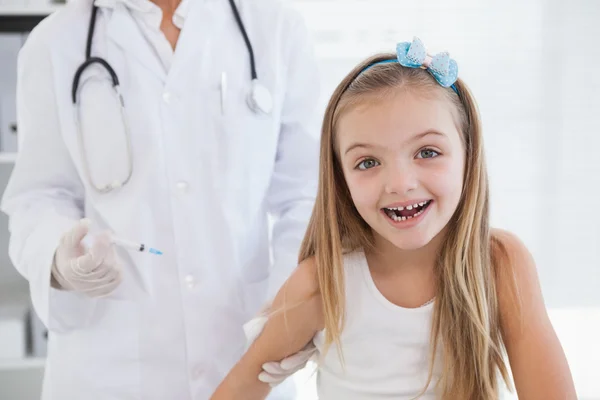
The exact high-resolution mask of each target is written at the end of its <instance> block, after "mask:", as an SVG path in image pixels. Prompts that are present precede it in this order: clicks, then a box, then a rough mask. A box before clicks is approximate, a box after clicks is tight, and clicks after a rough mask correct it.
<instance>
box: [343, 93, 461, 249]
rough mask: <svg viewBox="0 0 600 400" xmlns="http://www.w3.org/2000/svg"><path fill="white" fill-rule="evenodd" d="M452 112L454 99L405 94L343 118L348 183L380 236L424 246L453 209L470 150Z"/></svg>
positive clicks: (359, 207)
mask: <svg viewBox="0 0 600 400" xmlns="http://www.w3.org/2000/svg"><path fill="white" fill-rule="evenodd" d="M452 111H453V105H452V104H451V103H450V102H449V101H444V100H442V99H438V98H436V97H434V96H431V97H430V98H426V97H423V96H415V95H413V94H411V93H410V92H409V91H403V92H401V93H398V94H395V95H394V96H393V97H391V98H386V99H385V100H378V101H377V102H375V103H370V104H367V105H362V106H358V107H356V108H354V109H352V110H350V111H349V112H348V113H347V114H345V115H343V116H342V117H341V119H340V121H339V124H338V140H337V146H338V149H337V150H338V151H339V155H340V160H341V164H342V168H343V171H344V176H345V178H346V183H347V185H348V188H349V189H350V194H351V196H352V201H353V202H354V205H355V207H356V209H357V210H358V212H359V213H360V215H361V216H362V217H363V219H364V220H365V221H366V222H367V223H368V224H369V226H370V227H371V228H372V229H373V231H374V234H375V237H376V238H377V241H379V239H380V238H384V239H386V240H387V241H389V242H391V243H392V244H394V245H395V246H396V247H398V248H400V249H402V250H415V249H419V248H421V247H423V246H425V245H427V244H428V243H429V242H430V241H431V240H432V239H433V238H435V237H436V236H437V235H438V234H439V233H440V232H441V231H442V230H443V229H444V227H445V226H446V224H447V223H448V221H449V220H450V218H451V217H452V215H453V214H454V211H455V210H456V208H457V206H458V202H459V200H460V196H461V192H462V186H463V170H464V164H465V154H464V153H465V152H464V147H463V144H462V141H461V136H460V133H459V131H458V128H457V126H456V123H455V118H454V116H453V113H452Z"/></svg>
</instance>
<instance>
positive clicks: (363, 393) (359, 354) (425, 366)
mask: <svg viewBox="0 0 600 400" xmlns="http://www.w3.org/2000/svg"><path fill="white" fill-rule="evenodd" d="M344 268H345V269H344V273H345V281H346V314H345V315H346V323H345V326H344V329H343V331H342V335H341V345H342V351H343V356H344V369H342V365H341V363H340V359H339V357H338V352H337V348H336V346H335V345H332V346H330V347H329V350H328V352H327V354H326V356H325V358H324V359H321V358H320V359H319V360H320V362H321V364H320V365H319V370H318V373H317V392H318V395H319V400H340V399H344V400H377V399H394V400H404V399H406V400H408V399H413V398H414V397H415V396H416V395H417V394H418V393H420V392H421V390H422V389H423V388H424V387H425V383H426V382H427V374H428V371H429V357H430V356H429V351H430V344H429V334H430V330H431V322H432V314H433V303H429V304H427V305H425V306H423V307H419V308H402V307H399V306H397V305H395V304H393V303H391V302H390V301H389V300H387V299H386V298H385V297H384V296H383V295H382V294H381V292H379V290H378V289H377V287H376V286H375V283H374V282H373V278H372V277H371V273H370V271H369V266H368V264H367V260H366V257H365V255H364V253H363V252H362V251H357V252H353V253H349V254H346V255H345V256H344ZM313 341H314V343H315V346H316V347H317V350H318V351H319V354H322V351H323V347H324V346H323V345H324V342H325V334H324V331H321V332H319V333H317V335H316V336H315V338H314V339H313ZM436 356H437V357H439V349H438V355H436ZM435 365H436V368H435V370H434V375H433V379H432V382H431V383H430V385H429V387H428V388H427V391H426V392H425V394H424V395H423V396H422V397H420V400H433V399H435V398H436V396H435V395H434V391H433V389H434V387H435V383H436V382H437V380H438V378H439V368H440V362H436V363H435Z"/></svg>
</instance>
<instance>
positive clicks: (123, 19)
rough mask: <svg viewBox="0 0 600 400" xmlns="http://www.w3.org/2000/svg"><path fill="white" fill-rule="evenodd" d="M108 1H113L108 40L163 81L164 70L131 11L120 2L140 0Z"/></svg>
mask: <svg viewBox="0 0 600 400" xmlns="http://www.w3.org/2000/svg"><path fill="white" fill-rule="evenodd" d="M97 1H98V0H97ZM101 1H107V0H101ZM108 1H114V2H115V4H114V9H113V12H112V13H111V15H110V17H109V20H108V23H107V26H106V35H107V37H108V40H109V41H112V42H114V43H115V44H116V45H117V46H119V47H121V48H122V49H123V51H124V52H125V53H126V54H127V55H128V56H131V57H133V58H135V59H137V61H138V62H139V63H140V64H141V65H143V66H144V67H145V68H147V69H148V70H150V71H151V72H152V73H154V75H156V76H157V77H158V78H159V79H160V80H161V81H163V82H164V81H165V80H166V71H165V70H164V68H163V66H162V64H161V62H160V60H159V59H158V57H157V56H156V54H155V53H154V52H153V49H152V48H151V47H150V46H149V45H148V43H147V42H146V39H145V38H144V36H143V34H142V33H141V32H140V30H139V27H138V26H137V24H136V22H135V20H134V18H133V16H132V15H131V12H130V11H129V10H128V8H126V7H125V6H124V4H122V3H123V2H125V1H136V2H142V0H108ZM119 3H121V4H119Z"/></svg>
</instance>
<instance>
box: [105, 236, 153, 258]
mask: <svg viewBox="0 0 600 400" xmlns="http://www.w3.org/2000/svg"><path fill="white" fill-rule="evenodd" d="M110 241H111V242H112V243H114V244H116V245H117V246H121V247H124V248H126V249H130V250H134V251H139V252H142V253H143V252H148V253H151V254H156V255H159V256H160V255H162V251H160V250H157V249H155V248H153V247H148V246H146V245H145V244H144V243H136V242H132V241H130V240H125V239H121V238H119V237H116V236H111V238H110Z"/></svg>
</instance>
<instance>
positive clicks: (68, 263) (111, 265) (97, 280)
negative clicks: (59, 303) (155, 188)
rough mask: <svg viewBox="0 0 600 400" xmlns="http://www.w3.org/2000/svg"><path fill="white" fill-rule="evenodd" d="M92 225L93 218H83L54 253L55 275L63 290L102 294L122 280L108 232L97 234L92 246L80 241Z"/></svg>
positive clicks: (94, 294)
mask: <svg viewBox="0 0 600 400" xmlns="http://www.w3.org/2000/svg"><path fill="white" fill-rule="evenodd" d="M89 226H90V220H89V219H82V220H80V221H79V222H77V224H75V226H74V227H73V228H72V229H71V230H70V231H69V232H67V233H65V234H64V235H63V237H62V239H61V241H60V245H59V246H58V248H57V249H56V253H55V254H54V263H53V265H52V277H53V278H54V279H55V281H56V283H57V284H58V285H59V287H60V288H61V289H64V290H73V291H77V292H81V293H85V294H87V295H88V296H91V297H100V296H105V295H107V294H109V293H111V292H112V291H113V290H114V289H115V288H116V287H117V286H118V285H119V283H121V266H120V265H119V264H118V262H117V255H116V253H115V249H114V247H113V245H112V243H111V242H110V236H109V234H108V233H103V234H100V235H98V236H96V238H95V240H94V243H93V245H92V247H90V248H89V249H86V247H85V246H84V245H83V243H81V240H82V239H83V238H84V237H85V235H87V233H88V232H89Z"/></svg>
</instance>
